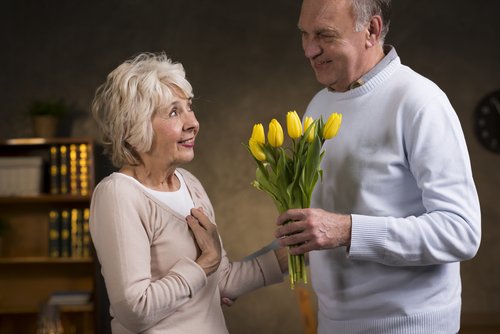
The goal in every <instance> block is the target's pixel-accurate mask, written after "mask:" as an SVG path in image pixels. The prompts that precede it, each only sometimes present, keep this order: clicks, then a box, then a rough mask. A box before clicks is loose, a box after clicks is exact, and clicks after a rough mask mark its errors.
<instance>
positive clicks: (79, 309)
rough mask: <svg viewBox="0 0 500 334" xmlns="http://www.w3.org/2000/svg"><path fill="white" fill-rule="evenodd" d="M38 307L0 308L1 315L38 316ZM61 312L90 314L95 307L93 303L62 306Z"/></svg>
mask: <svg viewBox="0 0 500 334" xmlns="http://www.w3.org/2000/svg"><path fill="white" fill-rule="evenodd" d="M38 311H39V308H38V307H32V306H26V307H22V306H21V307H10V308H7V307H0V314H3V315H9V314H36V313H38ZM59 311H61V312H63V313H90V312H93V311H94V305H93V304H92V303H87V304H82V305H60V306H59Z"/></svg>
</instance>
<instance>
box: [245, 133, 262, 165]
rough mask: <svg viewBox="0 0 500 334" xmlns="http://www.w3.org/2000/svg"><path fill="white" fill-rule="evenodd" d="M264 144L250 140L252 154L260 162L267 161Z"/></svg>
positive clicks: (249, 145)
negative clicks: (263, 148)
mask: <svg viewBox="0 0 500 334" xmlns="http://www.w3.org/2000/svg"><path fill="white" fill-rule="evenodd" d="M261 145H262V144H261V143H259V142H258V141H257V140H256V139H254V138H250V140H249V141H248V147H250V152H252V155H253V156H254V157H255V159H257V160H259V161H266V155H265V153H264V151H263V150H262V146H261Z"/></svg>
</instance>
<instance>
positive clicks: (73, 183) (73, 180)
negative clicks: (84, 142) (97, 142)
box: [69, 144, 79, 195]
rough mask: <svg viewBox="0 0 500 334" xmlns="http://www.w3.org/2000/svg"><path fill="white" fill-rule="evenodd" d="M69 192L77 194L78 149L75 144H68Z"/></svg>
mask: <svg viewBox="0 0 500 334" xmlns="http://www.w3.org/2000/svg"><path fill="white" fill-rule="evenodd" d="M69 192H70V193H71V195H78V194H79V189H78V149H77V146H76V144H71V145H69Z"/></svg>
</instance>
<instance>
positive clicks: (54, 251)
mask: <svg viewBox="0 0 500 334" xmlns="http://www.w3.org/2000/svg"><path fill="white" fill-rule="evenodd" d="M59 228H60V226H59V211H57V210H50V212H49V256H50V257H59V256H60V251H61V248H60V241H61V239H60V236H59Z"/></svg>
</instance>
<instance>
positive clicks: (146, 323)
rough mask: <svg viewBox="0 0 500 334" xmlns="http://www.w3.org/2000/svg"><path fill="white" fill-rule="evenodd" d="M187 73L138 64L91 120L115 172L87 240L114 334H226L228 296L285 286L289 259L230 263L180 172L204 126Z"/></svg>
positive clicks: (144, 58)
mask: <svg viewBox="0 0 500 334" xmlns="http://www.w3.org/2000/svg"><path fill="white" fill-rule="evenodd" d="M192 98H193V92H192V88H191V85H190V83H189V82H188V81H187V80H186V78H185V73H184V69H183V67H182V65H181V64H179V63H173V62H172V61H171V60H170V59H169V58H167V57H166V56H165V55H164V54H146V53H145V54H140V55H139V56H137V57H135V58H134V59H131V60H128V61H126V62H124V63H123V64H121V65H120V66H118V67H117V68H116V69H115V70H114V71H112V72H111V73H110V74H109V75H108V77H107V80H106V82H105V83H104V84H103V85H102V86H100V87H99V88H98V89H97V92H96V96H95V98H94V102H93V104H92V113H93V115H94V118H95V119H96V121H97V123H98V125H99V130H100V134H101V139H102V144H103V147H104V149H105V152H106V153H107V154H108V156H109V157H110V159H111V161H112V162H113V164H114V165H115V166H116V167H117V168H119V171H118V172H115V173H112V174H111V175H109V176H107V177H106V178H104V179H103V180H102V181H101V182H100V183H99V184H98V185H97V187H96V188H95V190H94V193H93V198H92V202H91V217H90V232H91V235H92V240H93V242H94V245H95V249H96V251H97V256H98V259H99V262H100V263H101V267H102V274H103V276H104V281H105V283H106V289H107V292H108V295H109V299H110V305H111V307H110V312H111V316H112V318H113V319H112V322H111V326H112V330H113V333H138V332H141V333H205V334H209V333H214V334H215V333H216V334H220V333H227V329H226V325H225V322H224V317H223V314H222V310H221V304H220V302H221V296H224V297H228V298H231V299H234V298H236V297H238V296H239V295H241V294H243V293H246V292H249V291H251V290H254V289H256V288H259V287H262V286H265V285H269V284H273V283H277V282H281V281H282V277H283V275H282V273H283V272H284V271H285V270H286V266H287V265H286V252H284V251H283V250H270V251H267V252H264V254H262V255H259V256H256V257H254V258H251V259H249V260H245V261H242V262H232V263H231V262H229V260H228V258H227V256H226V253H225V251H224V249H223V247H222V245H221V242H220V238H219V235H218V233H217V229H216V226H215V217H214V210H213V208H212V205H211V203H210V200H209V199H208V197H207V194H206V192H205V190H204V189H203V186H202V185H201V184H200V182H199V181H198V180H197V179H196V177H194V176H193V175H192V174H190V173H189V172H188V171H186V170H184V169H181V168H179V166H180V165H182V164H184V163H187V162H189V161H191V160H192V159H193V157H194V145H195V139H196V135H197V134H198V131H199V124H198V121H197V120H196V117H195V114H194V112H193V110H192V105H191V102H192Z"/></svg>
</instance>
